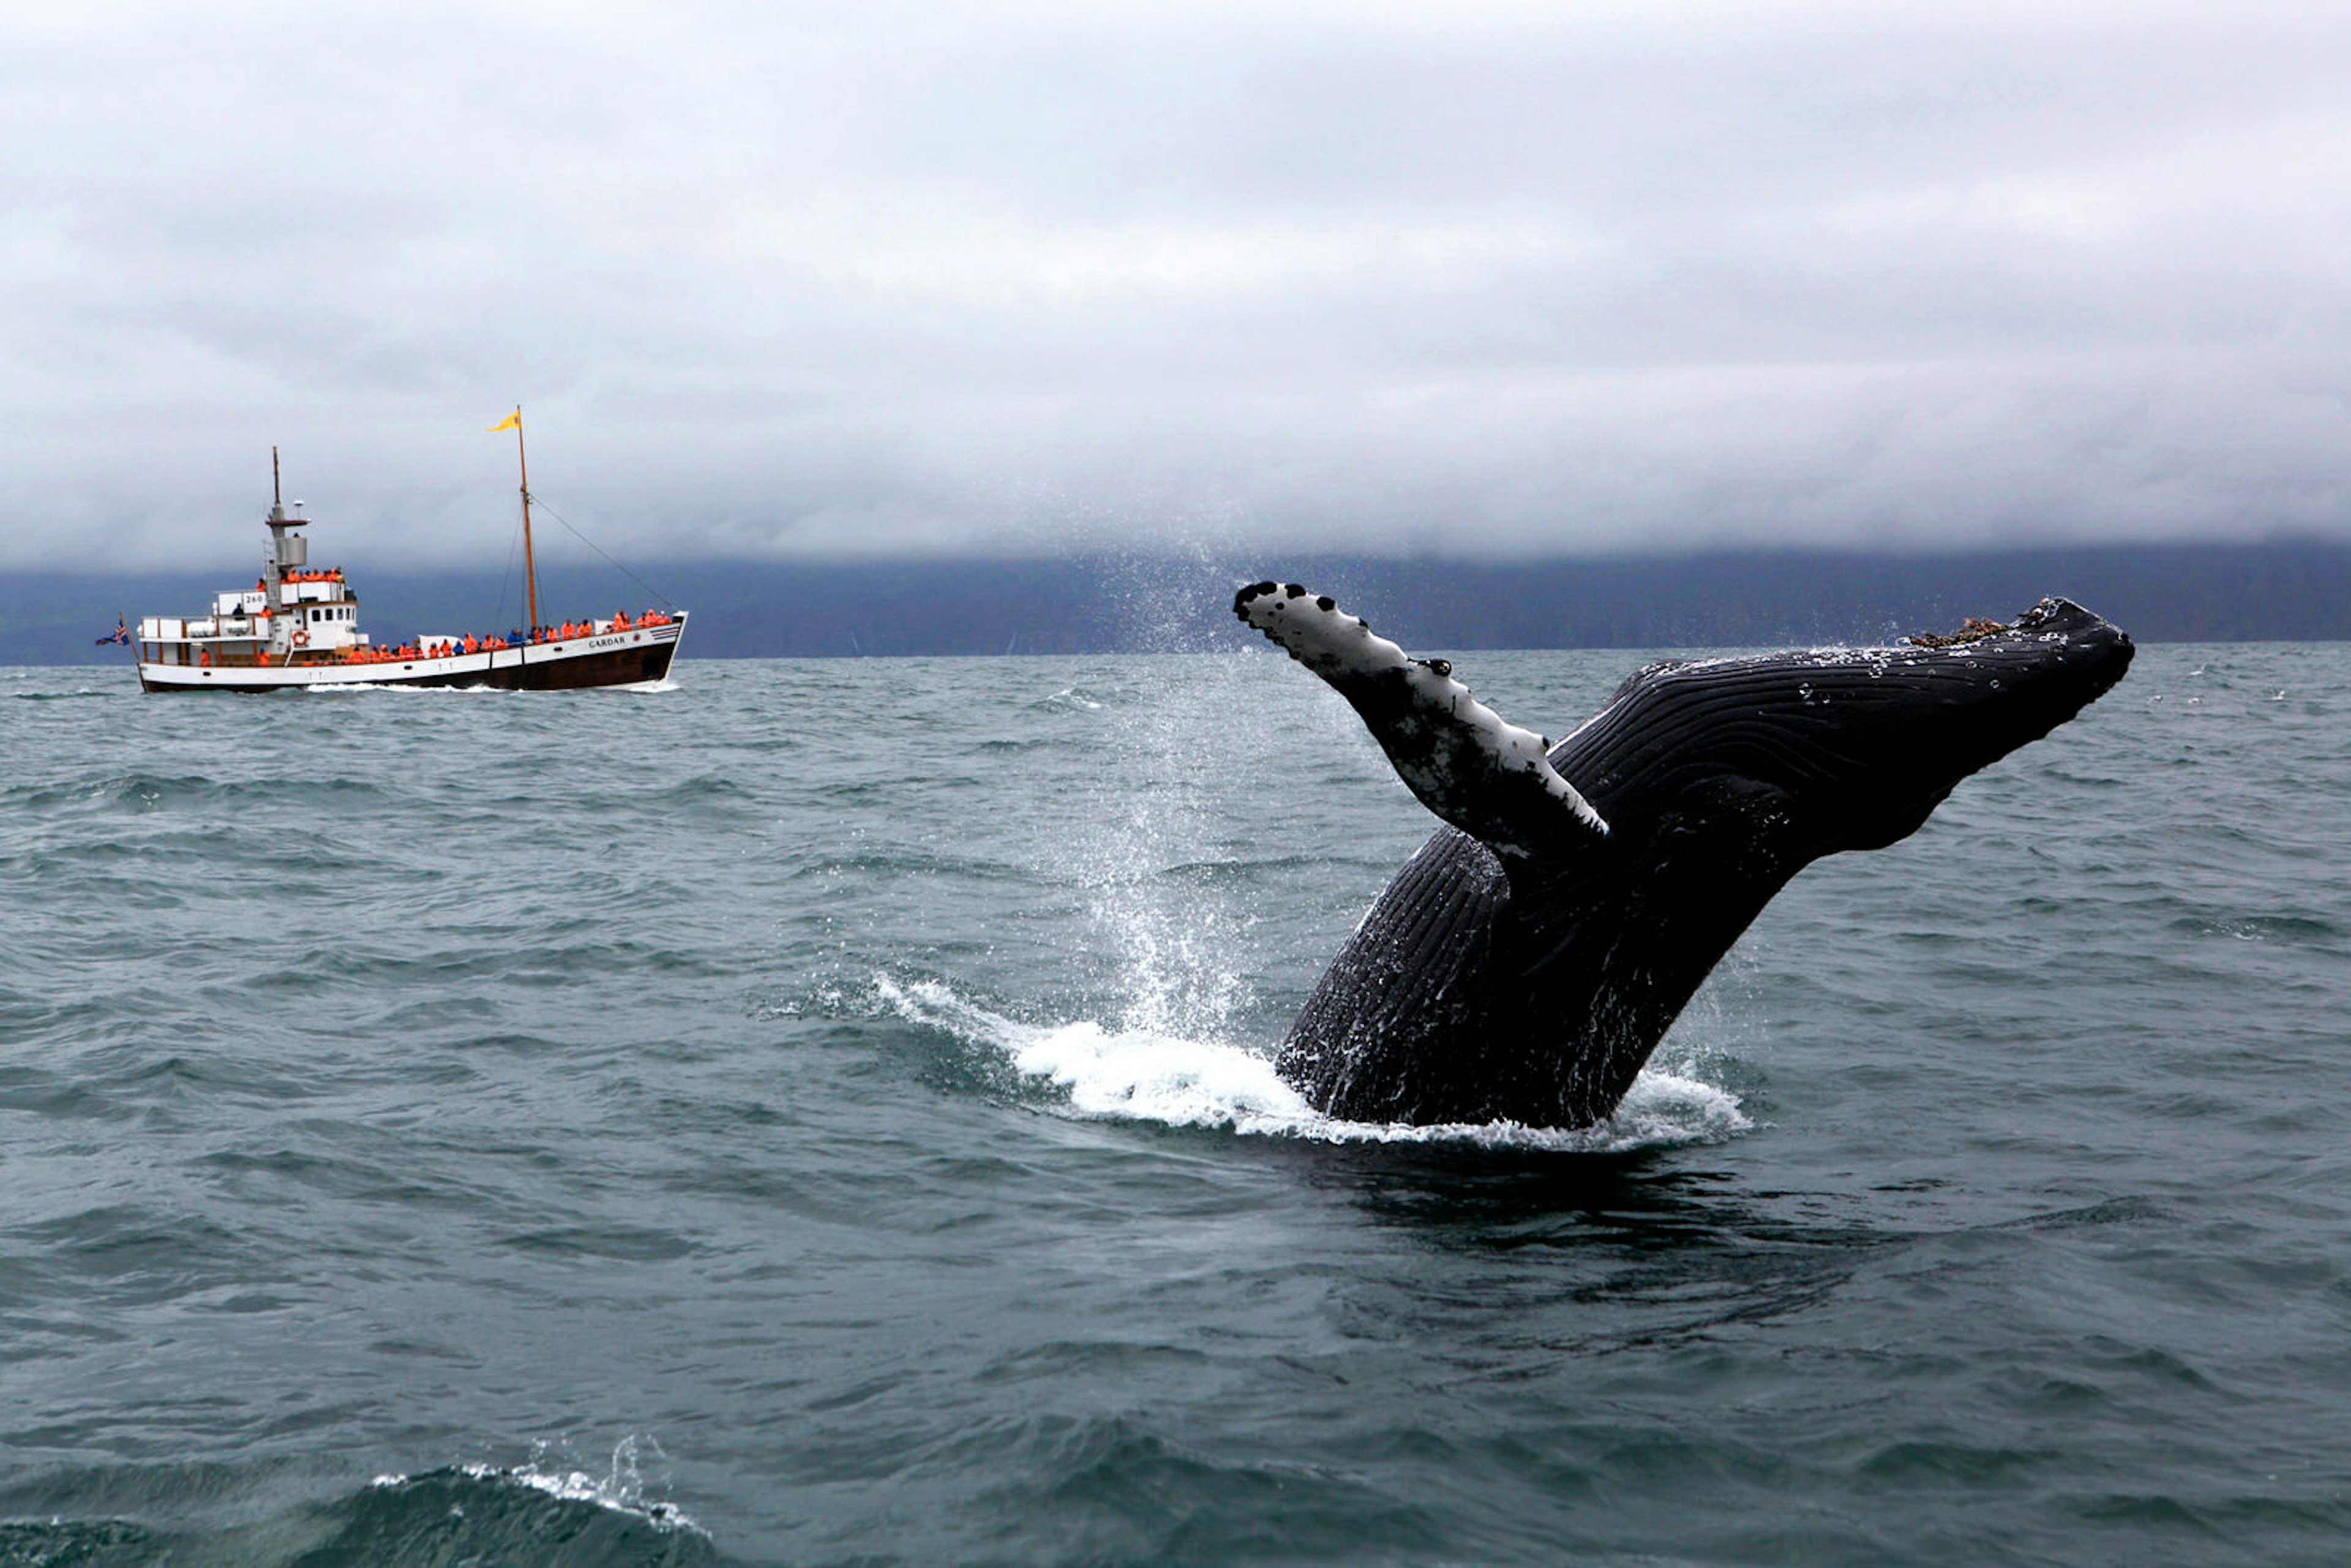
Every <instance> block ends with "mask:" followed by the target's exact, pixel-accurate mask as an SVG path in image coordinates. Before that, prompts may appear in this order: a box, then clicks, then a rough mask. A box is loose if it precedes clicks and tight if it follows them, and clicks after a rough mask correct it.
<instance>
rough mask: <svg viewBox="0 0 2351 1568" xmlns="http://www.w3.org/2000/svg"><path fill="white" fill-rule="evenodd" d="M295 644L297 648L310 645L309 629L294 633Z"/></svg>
mask: <svg viewBox="0 0 2351 1568" xmlns="http://www.w3.org/2000/svg"><path fill="white" fill-rule="evenodd" d="M294 645H295V646H296V647H297V648H307V647H308V646H309V645H310V633H309V632H308V631H307V630H305V631H298V632H295V633H294Z"/></svg>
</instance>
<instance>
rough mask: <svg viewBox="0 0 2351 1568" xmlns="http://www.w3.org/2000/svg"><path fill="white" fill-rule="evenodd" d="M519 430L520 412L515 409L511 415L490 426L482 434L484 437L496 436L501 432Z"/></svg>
mask: <svg viewBox="0 0 2351 1568" xmlns="http://www.w3.org/2000/svg"><path fill="white" fill-rule="evenodd" d="M521 428H522V410H520V409H517V410H515V411H514V412H513V413H510V414H508V415H507V416H506V417H505V418H504V419H502V420H500V421H498V422H497V423H496V424H494V425H492V426H490V428H489V429H487V430H486V431H484V432H483V433H482V434H485V435H496V434H497V433H498V432H499V431H501V430H520V429H521Z"/></svg>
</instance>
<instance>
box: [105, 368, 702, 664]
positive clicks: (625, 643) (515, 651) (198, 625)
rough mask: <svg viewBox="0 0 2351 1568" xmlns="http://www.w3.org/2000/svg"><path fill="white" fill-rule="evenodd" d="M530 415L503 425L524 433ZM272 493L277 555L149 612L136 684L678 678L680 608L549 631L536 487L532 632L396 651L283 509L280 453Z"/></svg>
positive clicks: (445, 638) (529, 579)
mask: <svg viewBox="0 0 2351 1568" xmlns="http://www.w3.org/2000/svg"><path fill="white" fill-rule="evenodd" d="M521 413H522V411H521V410H519V409H517V410H516V411H515V414H514V417H513V418H511V419H509V420H508V421H507V422H506V423H504V424H502V425H501V426H499V428H500V429H510V430H513V431H514V432H515V434H516V439H517V452H519V450H520V447H519V442H520V439H521V434H522V428H521ZM269 466H270V479H271V486H272V490H273V492H274V494H273V497H272V500H271V505H270V507H269V516H268V517H266V518H265V519H264V521H265V522H266V524H267V526H268V528H269V549H268V553H267V554H266V556H264V557H263V559H262V571H261V575H260V576H259V577H258V578H256V580H254V584H253V586H252V587H251V588H250V589H234V590H231V591H228V592H225V593H219V594H215V595H214V597H213V603H212V608H211V609H210V610H209V611H208V612H204V613H203V614H199V615H192V616H173V615H149V616H144V617H142V618H141V620H140V622H139V626H138V632H137V634H136V639H135V643H136V647H137V650H138V659H139V684H140V685H141V688H142V689H144V690H146V691H151V692H194V691H215V692H275V691H287V690H299V689H303V688H308V687H317V686H365V685H401V686H491V687H497V688H501V689H504V690H509V691H558V690H570V689H577V688H580V687H584V686H613V685H634V684H637V683H640V682H647V681H658V680H661V679H662V678H664V676H666V675H667V674H669V667H670V661H671V660H672V659H674V658H675V657H676V655H677V646H678V643H679V640H680V639H681V638H683V637H684V634H685V621H686V612H684V611H683V610H677V611H664V610H648V611H646V612H643V614H641V615H635V616H632V615H631V614H629V613H628V612H626V611H616V612H613V613H612V614H611V616H609V617H605V618H602V619H597V618H592V617H591V618H590V619H588V620H584V621H567V622H559V623H558V624H555V625H540V624H538V574H537V571H536V569H535V565H534V563H533V562H532V560H531V553H530V481H529V470H528V466H526V467H525V468H524V471H523V473H524V478H523V559H524V569H525V570H524V576H525V581H526V583H527V584H528V605H529V610H530V616H531V620H532V622H533V624H532V625H531V627H530V628H529V629H528V631H525V630H521V629H516V630H513V631H509V632H502V633H501V632H492V633H488V634H483V633H479V632H466V633H462V634H452V635H442V636H437V637H420V638H417V639H416V640H415V641H413V642H411V643H401V644H398V645H394V646H387V645H383V644H380V643H376V642H374V641H373V640H372V638H371V637H370V635H369V634H368V633H367V632H363V631H361V630H360V599H359V595H358V594H357V593H355V592H353V591H351V586H350V580H348V579H347V578H346V577H345V576H344V574H343V570H342V568H340V567H327V568H314V567H313V566H311V564H310V542H309V538H308V536H307V535H306V534H305V533H304V532H303V531H302V530H303V529H305V528H308V527H309V526H310V524H311V521H312V519H310V518H308V517H303V516H302V515H301V509H302V507H301V503H300V502H296V503H295V508H294V513H293V515H291V516H289V515H287V510H286V505H285V500H284V492H283V491H282V489H279V488H278V487H277V453H276V451H275V450H273V451H272V452H271V453H270V455H269Z"/></svg>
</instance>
